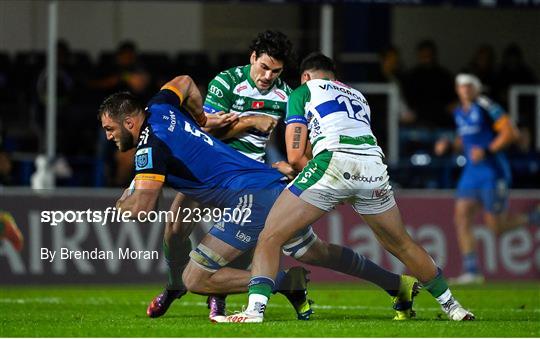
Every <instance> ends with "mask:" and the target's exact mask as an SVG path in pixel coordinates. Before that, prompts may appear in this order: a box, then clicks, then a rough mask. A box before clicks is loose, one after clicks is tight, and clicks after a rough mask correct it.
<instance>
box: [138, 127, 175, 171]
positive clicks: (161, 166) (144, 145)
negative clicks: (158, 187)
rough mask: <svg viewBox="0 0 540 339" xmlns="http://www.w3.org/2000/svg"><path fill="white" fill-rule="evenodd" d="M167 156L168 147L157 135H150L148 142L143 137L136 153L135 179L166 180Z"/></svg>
mask: <svg viewBox="0 0 540 339" xmlns="http://www.w3.org/2000/svg"><path fill="white" fill-rule="evenodd" d="M167 156H168V152H167V149H166V147H164V145H162V142H161V141H160V140H159V139H158V138H157V137H155V136H152V135H149V136H148V138H147V140H146V142H145V140H144V139H143V140H142V141H141V144H140V145H139V146H138V147H137V152H136V153H135V159H134V160H135V161H134V162H135V180H152V181H159V182H165V176H166V174H167V172H166V169H167V166H166V160H167Z"/></svg>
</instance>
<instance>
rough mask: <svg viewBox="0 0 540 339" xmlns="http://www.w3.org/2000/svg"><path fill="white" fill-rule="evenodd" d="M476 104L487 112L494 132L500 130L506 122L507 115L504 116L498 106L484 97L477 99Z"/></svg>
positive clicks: (502, 110)
mask: <svg viewBox="0 0 540 339" xmlns="http://www.w3.org/2000/svg"><path fill="white" fill-rule="evenodd" d="M478 104H479V105H480V106H481V107H482V108H483V109H485V110H486V111H487V113H488V115H489V117H490V118H491V120H492V121H493V128H494V129H495V130H498V129H500V127H501V126H502V125H503V124H504V123H505V122H506V120H507V119H509V117H508V115H507V114H505V112H504V109H503V108H502V107H501V106H500V105H499V104H497V103H496V102H493V101H492V100H490V99H488V98H486V97H480V98H478Z"/></svg>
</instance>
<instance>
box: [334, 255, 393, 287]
mask: <svg viewBox="0 0 540 339" xmlns="http://www.w3.org/2000/svg"><path fill="white" fill-rule="evenodd" d="M342 249H343V250H342V252H341V257H340V258H339V262H338V263H337V265H336V267H334V269H336V270H337V271H339V272H341V273H345V274H348V275H352V276H355V277H358V278H361V279H364V280H367V281H370V282H372V283H374V284H375V285H377V286H379V287H381V288H382V289H384V290H385V291H386V292H387V293H388V294H390V295H391V296H396V295H397V293H398V292H399V286H400V283H401V278H400V276H399V275H397V274H395V273H392V272H389V271H387V270H385V269H384V268H382V267H380V266H378V265H377V264H375V263H374V262H373V261H371V260H369V259H368V258H366V257H364V256H363V255H359V254H358V253H356V252H354V251H353V250H351V249H350V248H347V247H342Z"/></svg>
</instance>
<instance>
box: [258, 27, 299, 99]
mask: <svg viewBox="0 0 540 339" xmlns="http://www.w3.org/2000/svg"><path fill="white" fill-rule="evenodd" d="M249 48H250V51H251V56H250V63H251V72H250V77H251V80H253V82H254V83H255V86H256V87H257V88H258V89H260V90H263V91H264V90H267V89H269V88H270V87H272V85H273V84H274V81H276V79H277V78H278V77H279V76H280V75H281V73H282V72H283V68H284V67H285V65H287V64H288V63H289V62H290V58H291V56H292V43H291V41H290V40H289V39H288V38H287V36H286V35H285V34H283V33H281V32H279V31H265V32H262V33H259V35H257V37H256V38H255V39H254V40H253V41H252V42H251V45H250V46H249Z"/></svg>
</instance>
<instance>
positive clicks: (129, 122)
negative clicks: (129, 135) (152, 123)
mask: <svg viewBox="0 0 540 339" xmlns="http://www.w3.org/2000/svg"><path fill="white" fill-rule="evenodd" d="M134 126H135V122H134V121H133V118H132V117H130V116H128V117H126V118H125V119H124V127H125V128H126V129H127V130H130V131H131V130H132V129H133V127H134Z"/></svg>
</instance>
